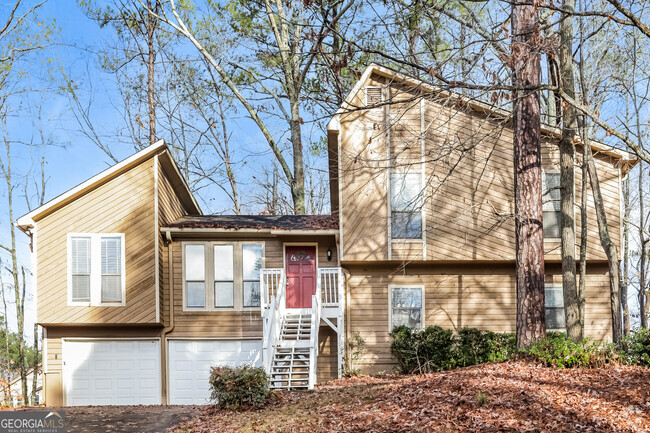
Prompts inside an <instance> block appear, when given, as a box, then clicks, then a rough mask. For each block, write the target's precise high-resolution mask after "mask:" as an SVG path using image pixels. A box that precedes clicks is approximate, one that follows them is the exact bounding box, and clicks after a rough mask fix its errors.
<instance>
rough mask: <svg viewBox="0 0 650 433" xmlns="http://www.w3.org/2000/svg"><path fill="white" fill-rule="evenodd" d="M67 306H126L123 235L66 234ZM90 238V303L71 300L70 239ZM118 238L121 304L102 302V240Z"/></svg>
mask: <svg viewBox="0 0 650 433" xmlns="http://www.w3.org/2000/svg"><path fill="white" fill-rule="evenodd" d="M67 236H68V238H67V250H68V252H67V256H68V257H67V262H68V263H67V267H68V306H71V307H124V306H126V254H125V251H126V248H125V241H124V233H68V235H67ZM74 237H86V238H90V302H85V301H84V302H79V301H73V300H72V238H74ZM109 237H110V238H117V237H119V238H120V261H121V271H122V275H121V286H122V301H121V302H102V259H101V257H102V238H109Z"/></svg>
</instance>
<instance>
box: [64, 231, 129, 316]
mask: <svg viewBox="0 0 650 433" xmlns="http://www.w3.org/2000/svg"><path fill="white" fill-rule="evenodd" d="M124 261H125V255H124V234H123V233H69V234H68V305H71V306H89V305H92V306H122V305H124V304H125V287H126V275H125V271H124V263H125V262H124Z"/></svg>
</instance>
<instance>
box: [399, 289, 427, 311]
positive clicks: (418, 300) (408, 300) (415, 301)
mask: <svg viewBox="0 0 650 433" xmlns="http://www.w3.org/2000/svg"><path fill="white" fill-rule="evenodd" d="M392 302H393V303H392V305H393V308H422V289H419V288H402V287H400V288H394V289H393V299H392Z"/></svg>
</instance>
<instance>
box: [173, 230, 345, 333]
mask: <svg viewBox="0 0 650 433" xmlns="http://www.w3.org/2000/svg"><path fill="white" fill-rule="evenodd" d="M194 240H196V239H194ZM215 240H216V239H215ZM218 241H219V242H228V241H233V242H234V241H246V242H260V243H264V266H265V267H266V268H282V267H283V266H284V264H283V254H284V253H283V245H284V243H285V242H293V243H299V242H308V243H311V242H318V245H319V248H318V265H319V267H328V266H337V265H338V262H337V253H336V242H335V239H334V237H333V236H292V237H289V236H285V237H278V238H262V237H260V238H251V237H231V238H219V239H218ZM171 245H172V260H173V282H174V329H173V331H172V332H171V333H170V334H169V337H173V338H178V337H185V338H189V337H191V338H198V337H206V338H260V337H262V317H261V312H260V310H259V309H256V310H253V311H206V312H202V311H183V263H182V241H181V240H180V239H175V240H174V242H173V243H172V244H171ZM328 249H330V250H331V251H332V261H327V250H328ZM165 254H167V253H166V252H165ZM165 296H169V295H168V294H167V293H166V295H165Z"/></svg>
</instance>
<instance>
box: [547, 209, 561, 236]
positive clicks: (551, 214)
mask: <svg viewBox="0 0 650 433" xmlns="http://www.w3.org/2000/svg"><path fill="white" fill-rule="evenodd" d="M542 214H543V215H542V217H543V218H544V237H546V238H559V237H560V236H561V233H560V212H556V211H544V212H542Z"/></svg>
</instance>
